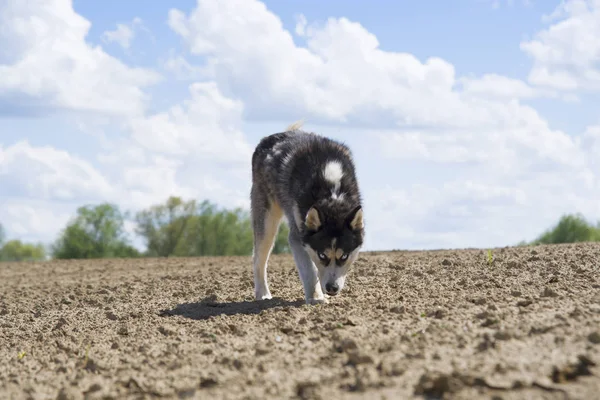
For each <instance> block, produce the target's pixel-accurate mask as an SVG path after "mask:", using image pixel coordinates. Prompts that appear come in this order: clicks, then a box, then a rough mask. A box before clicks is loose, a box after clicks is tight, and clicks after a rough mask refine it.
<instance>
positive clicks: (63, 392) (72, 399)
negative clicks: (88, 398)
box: [56, 386, 83, 400]
mask: <svg viewBox="0 0 600 400" xmlns="http://www.w3.org/2000/svg"><path fill="white" fill-rule="evenodd" d="M79 399H83V394H82V393H81V392H80V391H79V390H76V388H74V387H67V386H65V387H63V388H62V389H60V391H59V392H58V395H57V396H56V400H79Z"/></svg>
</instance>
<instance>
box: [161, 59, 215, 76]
mask: <svg viewBox="0 0 600 400" xmlns="http://www.w3.org/2000/svg"><path fill="white" fill-rule="evenodd" d="M163 67H164V68H165V69H166V70H167V71H169V72H171V73H172V74H173V75H174V76H175V78H176V79H180V80H191V81H193V80H201V79H203V78H204V77H206V76H210V74H211V72H210V71H211V69H210V68H202V67H198V66H196V65H192V64H190V63H189V62H188V60H187V59H186V58H185V57H184V56H182V55H174V54H171V55H170V56H169V58H168V59H167V60H166V61H165V62H164V63H163Z"/></svg>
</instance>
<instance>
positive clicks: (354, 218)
mask: <svg viewBox="0 0 600 400" xmlns="http://www.w3.org/2000/svg"><path fill="white" fill-rule="evenodd" d="M346 221H347V222H348V226H350V229H352V230H353V231H358V230H361V229H363V228H364V222H363V210H362V206H358V207H356V208H354V209H353V210H352V211H351V212H350V214H348V217H347V218H346Z"/></svg>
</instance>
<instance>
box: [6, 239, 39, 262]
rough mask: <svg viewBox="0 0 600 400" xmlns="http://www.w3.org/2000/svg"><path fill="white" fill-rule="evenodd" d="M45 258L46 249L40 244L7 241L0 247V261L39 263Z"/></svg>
mask: <svg viewBox="0 0 600 400" xmlns="http://www.w3.org/2000/svg"><path fill="white" fill-rule="evenodd" d="M45 258H46V249H44V246H43V245H42V244H31V243H23V242H21V241H20V240H9V241H8V242H6V243H4V244H3V245H0V261H40V260H44V259H45Z"/></svg>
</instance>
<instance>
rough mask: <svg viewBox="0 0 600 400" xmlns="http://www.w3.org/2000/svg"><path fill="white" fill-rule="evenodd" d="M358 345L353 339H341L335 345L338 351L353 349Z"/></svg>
mask: <svg viewBox="0 0 600 400" xmlns="http://www.w3.org/2000/svg"><path fill="white" fill-rule="evenodd" d="M357 348H358V346H357V344H356V342H355V341H354V340H353V339H342V340H341V341H340V342H339V343H338V345H337V346H336V350H337V352H338V353H341V352H343V351H346V352H347V351H349V350H355V349H357Z"/></svg>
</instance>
